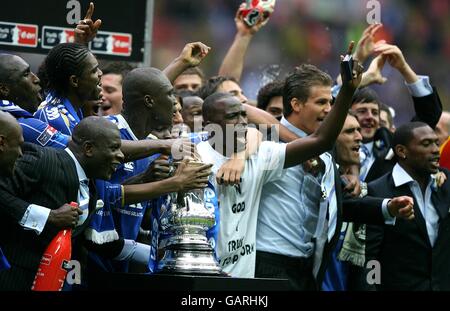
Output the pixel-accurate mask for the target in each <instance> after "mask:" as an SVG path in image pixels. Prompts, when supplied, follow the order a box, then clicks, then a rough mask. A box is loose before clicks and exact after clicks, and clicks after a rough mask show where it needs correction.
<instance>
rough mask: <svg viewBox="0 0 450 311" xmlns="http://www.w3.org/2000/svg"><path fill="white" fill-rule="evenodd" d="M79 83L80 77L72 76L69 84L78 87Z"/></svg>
mask: <svg viewBox="0 0 450 311" xmlns="http://www.w3.org/2000/svg"><path fill="white" fill-rule="evenodd" d="M78 83H79V80H78V77H77V76H76V75H71V76H70V77H69V84H70V85H71V86H72V87H78Z"/></svg>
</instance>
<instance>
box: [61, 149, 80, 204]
mask: <svg viewBox="0 0 450 311" xmlns="http://www.w3.org/2000/svg"><path fill="white" fill-rule="evenodd" d="M58 157H59V158H60V160H61V162H62V163H63V165H62V167H63V168H64V169H62V170H61V171H62V172H63V174H64V177H65V180H66V181H67V187H66V194H67V198H70V200H73V201H75V202H76V201H77V200H78V188H79V187H80V185H79V181H78V174H77V169H76V166H75V163H74V162H73V159H72V158H71V157H70V155H69V154H68V153H67V152H65V151H61V152H59V153H58ZM67 203H70V202H67Z"/></svg>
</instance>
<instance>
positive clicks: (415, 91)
mask: <svg viewBox="0 0 450 311" xmlns="http://www.w3.org/2000/svg"><path fill="white" fill-rule="evenodd" d="M374 52H375V53H377V54H380V55H382V56H383V57H385V58H386V60H387V61H388V62H389V64H390V65H391V66H392V67H393V68H395V69H396V70H397V71H398V72H399V73H400V74H401V75H402V76H403V78H404V80H405V84H406V86H407V87H408V90H409V92H410V93H411V95H412V99H413V102H414V110H415V112H416V115H415V116H414V118H413V120H418V121H422V122H425V123H427V124H428V125H429V126H430V127H431V128H435V127H436V124H437V123H438V121H439V118H440V116H441V113H442V105H441V101H440V99H439V95H438V94H437V91H436V89H434V88H433V87H432V86H431V84H430V81H429V77H427V76H420V75H417V74H416V73H415V72H414V71H413V70H412V68H411V67H410V66H409V64H408V63H407V62H406V60H405V57H404V56H403V53H402V51H401V50H400V49H399V48H398V47H397V46H395V45H390V44H385V43H382V44H379V45H376V47H375V49H374ZM351 109H352V110H353V111H354V112H355V114H356V116H357V118H358V122H359V124H360V125H361V134H362V137H363V145H362V146H361V150H360V154H361V171H360V178H361V180H363V181H365V182H370V181H372V180H374V179H377V178H378V177H381V176H382V175H384V174H385V173H387V172H388V171H390V170H391V169H392V167H393V166H394V164H395V161H393V160H392V157H393V154H392V151H391V152H390V150H391V141H392V133H391V132H389V131H388V130H387V129H386V128H384V127H380V100H379V99H378V95H377V94H376V93H375V92H374V91H373V90H371V89H368V88H363V89H360V90H358V91H357V92H356V93H355V96H354V98H353V104H352V108H351Z"/></svg>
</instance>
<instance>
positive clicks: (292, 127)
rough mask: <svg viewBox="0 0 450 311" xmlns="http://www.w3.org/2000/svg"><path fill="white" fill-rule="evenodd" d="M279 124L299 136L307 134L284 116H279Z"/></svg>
mask: <svg viewBox="0 0 450 311" xmlns="http://www.w3.org/2000/svg"><path fill="white" fill-rule="evenodd" d="M280 124H281V125H283V126H285V127H286V128H287V129H288V130H289V131H291V132H292V133H294V134H295V135H297V136H299V137H306V136H308V134H306V133H305V132H304V131H302V130H301V129H299V128H298V127H296V126H295V125H293V124H292V123H291V122H289V121H288V120H287V119H286V118H285V117H282V118H281V121H280Z"/></svg>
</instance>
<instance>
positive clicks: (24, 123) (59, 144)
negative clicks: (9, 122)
mask: <svg viewBox="0 0 450 311" xmlns="http://www.w3.org/2000/svg"><path fill="white" fill-rule="evenodd" d="M17 121H18V122H19V124H20V126H21V127H22V130H23V138H24V140H25V141H26V142H30V143H34V144H37V145H41V146H43V147H53V148H62V149H64V148H66V147H67V145H68V143H69V140H70V136H68V135H65V134H63V133H61V132H60V131H58V130H56V129H55V128H53V127H52V126H51V125H49V124H47V123H45V122H43V121H41V120H38V119H35V118H21V119H18V120H17Z"/></svg>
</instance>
